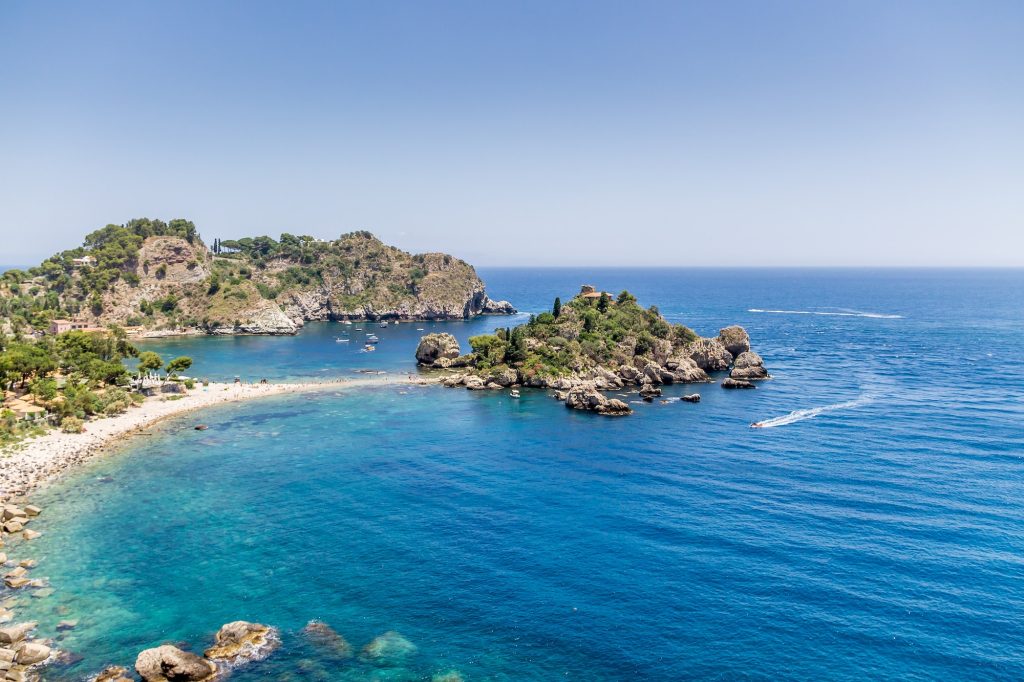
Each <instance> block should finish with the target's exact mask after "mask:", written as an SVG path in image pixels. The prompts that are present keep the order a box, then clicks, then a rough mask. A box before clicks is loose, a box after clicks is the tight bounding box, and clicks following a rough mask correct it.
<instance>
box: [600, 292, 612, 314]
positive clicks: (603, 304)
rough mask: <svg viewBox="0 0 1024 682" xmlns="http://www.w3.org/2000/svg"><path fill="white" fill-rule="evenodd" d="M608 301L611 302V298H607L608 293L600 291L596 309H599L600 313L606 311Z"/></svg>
mask: <svg viewBox="0 0 1024 682" xmlns="http://www.w3.org/2000/svg"><path fill="white" fill-rule="evenodd" d="M610 302H611V299H610V298H608V294H607V293H606V292H603V291H602V292H601V298H600V300H599V301H598V302H597V309H598V310H599V311H601V312H602V313H605V312H608V304H609V303H610Z"/></svg>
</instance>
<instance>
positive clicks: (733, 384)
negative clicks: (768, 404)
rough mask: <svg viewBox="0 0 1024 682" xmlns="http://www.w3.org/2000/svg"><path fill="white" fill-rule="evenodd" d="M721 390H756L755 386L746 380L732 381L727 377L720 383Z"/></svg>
mask: <svg viewBox="0 0 1024 682" xmlns="http://www.w3.org/2000/svg"><path fill="white" fill-rule="evenodd" d="M722 388H756V386H754V384H753V383H751V382H749V381H747V380H746V379H733V378H731V377H729V378H726V379H725V381H723V382H722Z"/></svg>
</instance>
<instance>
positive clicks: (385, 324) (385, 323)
mask: <svg viewBox="0 0 1024 682" xmlns="http://www.w3.org/2000/svg"><path fill="white" fill-rule="evenodd" d="M380 326H381V327H386V326H388V323H387V322H386V321H385V322H381V323H380Z"/></svg>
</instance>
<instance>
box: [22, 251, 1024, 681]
mask: <svg viewBox="0 0 1024 682" xmlns="http://www.w3.org/2000/svg"><path fill="white" fill-rule="evenodd" d="M483 274H484V276H485V279H486V280H487V281H488V285H489V291H490V292H491V293H492V295H493V296H494V297H495V298H508V299H509V300H511V301H512V302H513V303H514V304H516V305H518V306H519V307H520V308H521V309H523V310H526V311H536V310H540V309H542V308H544V307H546V306H548V305H549V299H550V298H553V296H554V295H555V293H562V294H565V293H567V292H571V291H573V290H575V289H576V288H577V287H578V285H579V284H580V283H582V282H583V281H588V282H591V283H593V284H595V285H598V286H600V287H602V288H605V289H610V290H618V289H621V288H624V287H628V288H630V289H631V290H633V291H635V292H636V293H637V295H638V296H639V297H640V300H641V301H642V302H650V303H654V304H657V305H658V306H659V307H660V308H661V310H662V312H663V313H664V314H666V316H667V317H669V318H670V319H675V320H680V321H686V322H687V323H689V324H690V325H691V326H693V327H694V328H696V329H697V330H698V331H699V332H702V333H705V334H710V333H713V332H715V331H716V330H717V329H718V327H719V326H722V325H724V324H726V323H732V322H737V323H740V324H743V325H745V326H746V327H747V328H748V330H749V331H750V333H751V336H752V337H753V341H754V345H755V347H756V349H757V350H758V351H759V352H761V354H762V355H763V356H764V357H765V359H766V362H767V363H768V365H769V367H770V369H771V371H772V374H773V375H774V377H775V379H774V380H773V381H771V382H767V383H765V384H762V385H761V386H760V387H759V388H758V389H757V390H756V391H739V392H729V391H723V390H721V389H720V388H718V387H717V386H714V385H701V386H697V387H696V390H698V391H699V392H700V393H701V394H702V395H703V397H704V399H703V400H702V402H701V403H699V404H686V403H679V402H674V403H671V404H666V405H662V404H660V403H657V402H655V403H654V404H650V405H647V404H642V405H636V406H635V407H636V408H637V412H636V414H634V415H633V416H631V417H629V418H619V419H608V418H600V417H596V416H594V415H588V414H580V413H573V412H569V411H567V410H566V409H565V408H564V407H562V406H561V405H560V404H559V403H557V402H556V401H554V400H552V399H551V398H549V397H547V396H546V395H545V394H544V393H542V392H532V391H524V392H523V398H522V399H521V400H518V401H515V400H512V399H509V398H508V397H507V396H506V395H505V394H504V393H490V392H486V393H476V392H467V391H462V390H446V389H441V388H437V387H398V386H390V387H385V388H374V389H358V390H351V391H348V392H339V391H337V390H334V389H325V390H324V391H322V392H319V393H316V394H311V395H304V396H291V397H281V398H270V399H265V400H262V401H256V402H252V403H249V404H245V405H234V406H226V407H223V408H218V409H215V410H210V411H209V412H207V413H206V414H204V415H203V416H202V421H203V422H205V423H207V424H209V425H210V429H209V430H208V431H204V432H197V431H195V430H193V429H192V428H191V427H192V425H193V424H194V423H195V422H196V419H197V418H196V417H194V416H193V417H185V418H182V419H179V420H174V421H169V422H167V423H166V424H165V425H164V426H163V427H162V428H160V429H158V430H156V432H155V433H154V435H151V436H147V437H143V438H140V439H137V440H135V441H133V442H132V443H131V444H130V445H129V446H128V447H126V448H124V449H123V450H122V451H121V452H119V453H118V454H116V455H113V456H110V457H106V458H104V459H102V460H100V461H97V462H95V463H93V464H91V465H89V466H88V467H86V468H84V469H82V470H81V471H80V472H79V473H78V474H76V475H75V476H73V477H69V478H68V479H66V480H65V481H64V482H62V483H60V484H59V485H56V486H54V487H52V488H50V489H49V490H47V491H46V492H45V493H43V494H41V495H39V499H40V502H41V503H42V504H43V505H45V507H46V511H45V512H44V516H43V517H41V518H40V520H39V521H38V522H37V523H38V527H39V528H40V529H42V530H44V531H45V535H44V536H43V537H42V538H39V539H38V540H35V541H33V543H32V546H31V550H32V554H33V556H35V557H36V558H38V559H39V560H40V566H39V568H37V569H35V571H36V574H37V575H46V576H49V577H50V579H51V581H52V583H53V585H54V587H55V588H56V592H55V593H54V594H53V595H51V596H49V597H45V598H42V599H25V600H24V601H25V604H24V606H23V607H22V608H21V614H24V615H31V616H33V617H35V618H38V619H39V620H40V621H41V623H43V625H42V629H43V630H44V632H47V633H49V634H55V633H53V631H52V627H53V625H54V624H55V623H56V622H57V620H58V619H60V618H77V619H78V620H79V621H80V623H79V626H78V627H77V628H76V629H75V630H73V631H71V632H70V633H67V634H64V635H63V640H62V642H63V645H64V646H65V648H67V649H68V650H71V651H74V652H77V653H78V654H81V655H82V656H83V657H84V658H83V659H82V660H81V661H79V662H77V663H75V664H73V665H71V666H67V667H64V668H56V667H53V668H51V669H50V670H49V672H48V679H56V680H65V679H67V680H72V679H82V678H83V677H84V676H85V675H86V674H87V673H89V672H95V671H96V670H98V669H99V668H100V667H102V666H103V665H106V664H109V663H122V664H129V663H131V662H132V661H133V660H134V656H135V654H136V653H137V652H138V651H139V650H140V649H141V648H144V647H147V646H151V645H154V644H158V643H161V642H164V641H175V642H178V641H184V642H189V643H191V646H192V647H193V648H194V649H199V648H201V647H203V646H205V645H206V644H207V643H208V642H209V640H210V638H211V636H212V633H213V632H214V631H215V630H216V629H217V628H218V627H219V626H220V625H221V624H222V623H224V622H227V621H230V620H235V619H238V618H244V619H249V620H256V621H260V622H265V623H270V624H273V625H276V626H278V627H279V628H280V629H281V636H282V647H281V649H280V650H279V651H277V652H276V653H275V654H274V655H273V656H271V657H270V658H269V659H267V660H266V661H263V662H259V663H254V664H251V665H250V666H247V667H244V668H240V669H239V670H237V671H236V672H235V674H234V676H233V677H232V679H235V680H240V681H241V682H248V681H251V680H266V679H269V680H277V679H281V680H285V679H290V680H307V679H310V680H316V679H322V680H348V679H351V680H361V679H403V680H405V679H408V680H418V679H430V677H431V676H432V675H434V674H437V673H441V672H445V671H450V670H457V671H460V672H461V673H462V675H463V677H464V678H465V679H467V680H524V679H525V680H534V679H536V680H550V679H581V680H622V679H630V680H633V679H650V680H676V679H691V678H700V679H705V678H717V679H736V678H744V679H759V680H760V679H764V680H767V679H830V680H855V679H856V680H859V679H864V678H870V679H982V680H987V679H1021V678H1022V677H1024V580H1022V578H1024V461H1022V453H1024V362H1022V360H1024V338H1022V330H1024V273H1022V272H1021V271H908V272H900V271H848V270H845V271H814V270H804V271H784V270H761V271H728V270H691V271H676V270H641V271H636V270H633V271H630V270H602V271H589V272H582V271H573V270H541V271H530V272H527V271H520V270H496V271H485V272H484V273H483ZM563 297H564V296H563ZM752 310H753V311H788V312H751V311H752ZM497 324H502V325H504V324H507V320H506V319H504V318H483V319H479V320H475V321H473V322H471V323H453V324H452V325H450V326H448V327H445V328H446V329H449V328H450V329H453V330H455V331H456V332H457V334H458V335H459V336H460V337H461V338H465V336H467V335H468V334H470V333H476V330H485V329H488V328H492V327H494V326H495V325H497ZM416 326H424V325H410V326H408V327H406V326H405V325H402V326H400V327H398V328H391V327H389V328H388V329H387V330H375V331H378V335H379V336H381V338H382V341H381V344H380V345H381V350H380V351H378V353H376V354H359V353H357V352H354V351H350V350H348V349H339V348H337V346H340V345H343V344H335V343H334V340H333V337H334V336H335V335H336V332H337V331H338V330H339V329H340V327H341V326H340V325H330V324H323V325H310V326H309V327H308V328H307V330H306V331H304V332H303V333H302V334H301V335H299V336H297V337H294V338H277V339H186V340H175V341H161V342H152V345H147V347H153V348H156V349H158V350H159V351H160V352H162V353H166V354H168V355H176V354H182V353H184V354H188V355H192V356H193V357H194V358H196V361H197V365H196V370H197V371H196V372H194V373H195V374H197V375H203V374H205V375H208V376H211V377H217V378H221V377H230V376H233V375H235V374H241V375H243V376H245V377H250V378H257V377H260V376H268V377H270V378H283V377H314V378H315V377H322V376H351V375H353V373H354V372H355V371H357V370H359V369H369V368H372V369H374V370H375V371H388V372H392V373H399V372H409V371H415V370H414V368H413V367H412V363H411V360H410V355H411V353H412V350H413V348H414V343H415V338H416V337H417V336H418V334H417V333H413V332H415V327H416ZM381 332H383V333H381ZM364 333H365V332H364ZM370 355H372V358H371V357H368V356H370ZM692 390H694V387H686V386H680V387H671V388H670V389H668V392H669V393H670V394H673V395H677V394H682V393H684V392H690V391H692ZM756 420H773V421H771V422H770V423H772V424H774V425H775V427H774V428H768V429H760V430H752V429H750V428H748V424H749V423H750V422H752V421H756ZM19 553H23V552H22V551H21V550H20V549H19V548H17V547H15V548H14V549H13V550H12V554H14V555H15V556H18V555H19ZM21 614H20V615H21ZM313 618H319V619H322V620H324V621H326V622H328V623H330V624H331V625H332V626H333V627H334V628H335V629H336V630H338V632H340V633H341V634H342V635H344V636H345V637H346V638H347V639H348V640H349V641H350V642H351V643H352V644H353V645H354V646H355V647H356V648H357V649H358V648H359V647H362V646H363V645H364V644H365V643H367V642H368V641H369V640H370V639H372V638H373V637H375V636H376V635H379V634H381V633H383V632H385V631H388V630H396V631H398V632H400V633H401V634H402V635H403V636H404V637H406V638H407V639H408V640H409V641H410V642H412V643H413V644H414V645H415V647H416V648H415V651H412V652H407V653H406V655H404V656H395V657H393V658H390V659H387V660H382V661H372V662H371V661H367V660H360V659H359V658H358V657H357V658H353V659H346V660H342V659H337V658H332V657H331V655H330V654H329V653H328V652H324V651H323V650H319V649H317V648H316V646H315V645H314V644H313V643H310V642H308V641H307V640H306V639H305V638H304V637H303V636H302V635H301V633H300V630H301V628H302V626H303V625H304V624H305V623H306V622H307V621H309V620H310V619H313Z"/></svg>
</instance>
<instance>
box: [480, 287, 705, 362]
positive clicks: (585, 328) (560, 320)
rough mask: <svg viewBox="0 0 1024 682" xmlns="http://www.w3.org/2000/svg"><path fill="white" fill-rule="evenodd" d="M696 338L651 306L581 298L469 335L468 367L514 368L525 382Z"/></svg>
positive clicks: (627, 298) (630, 299)
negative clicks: (513, 323)
mask: <svg viewBox="0 0 1024 682" xmlns="http://www.w3.org/2000/svg"><path fill="white" fill-rule="evenodd" d="M696 339H697V334H695V333H694V332H693V330H691V329H689V328H687V327H684V326H682V325H677V324H669V323H668V322H666V321H665V319H664V318H663V317H662V316H661V314H660V313H659V312H658V309H657V308H655V307H651V308H642V307H641V306H640V305H639V304H638V303H637V300H636V297H634V296H633V295H632V294H630V293H629V292H628V291H623V292H622V293H621V294H619V295H618V297H617V298H616V299H615V300H614V301H612V299H611V297H610V296H608V295H607V294H602V295H601V296H600V297H597V298H594V297H588V296H584V295H580V296H577V297H575V298H573V299H572V300H571V301H569V302H568V303H565V304H562V302H561V299H558V298H556V299H555V304H554V306H553V308H552V312H550V313H548V312H545V313H541V314H540V315H537V316H534V317H531V318H530V321H529V322H528V323H526V324H524V325H520V326H518V327H515V328H514V329H507V328H506V329H498V330H497V331H496V332H495V333H494V334H484V335H481V336H474V337H472V338H471V339H470V340H469V343H470V346H471V347H472V357H471V364H472V366H474V367H475V368H476V369H478V370H486V371H491V372H493V371H496V370H498V371H500V370H502V369H504V368H507V367H515V368H517V369H519V370H520V372H521V373H522V374H523V375H524V376H526V377H533V376H545V377H557V376H564V375H568V374H570V373H572V372H579V371H583V370H586V369H588V368H592V367H596V366H598V365H601V366H605V367H617V366H619V365H621V364H624V363H628V362H631V361H632V360H633V359H634V358H635V357H637V356H648V355H650V354H652V353H653V352H654V351H655V350H656V349H659V348H660V349H661V350H662V352H669V351H671V349H672V347H673V346H676V347H679V346H682V345H685V344H688V343H690V342H692V341H694V340H696Z"/></svg>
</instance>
